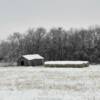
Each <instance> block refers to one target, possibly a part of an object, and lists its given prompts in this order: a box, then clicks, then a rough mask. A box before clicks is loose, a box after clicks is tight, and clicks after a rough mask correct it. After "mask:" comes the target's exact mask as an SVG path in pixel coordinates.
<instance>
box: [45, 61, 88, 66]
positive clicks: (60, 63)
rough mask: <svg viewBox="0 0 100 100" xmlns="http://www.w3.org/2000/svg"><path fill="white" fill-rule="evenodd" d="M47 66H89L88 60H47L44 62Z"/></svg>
mask: <svg viewBox="0 0 100 100" xmlns="http://www.w3.org/2000/svg"><path fill="white" fill-rule="evenodd" d="M44 66H46V67H74V68H75V67H76V68H77V67H80V68H81V67H88V66H89V62H88V61H47V62H45V63H44Z"/></svg>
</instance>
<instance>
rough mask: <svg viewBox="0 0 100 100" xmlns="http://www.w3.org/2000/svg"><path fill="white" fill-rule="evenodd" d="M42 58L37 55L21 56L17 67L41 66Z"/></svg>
mask: <svg viewBox="0 0 100 100" xmlns="http://www.w3.org/2000/svg"><path fill="white" fill-rule="evenodd" d="M43 63H44V57H42V56H40V55H39V54H30V55H22V56H21V57H20V58H19V59H18V61H17V65H18V66H38V65H43Z"/></svg>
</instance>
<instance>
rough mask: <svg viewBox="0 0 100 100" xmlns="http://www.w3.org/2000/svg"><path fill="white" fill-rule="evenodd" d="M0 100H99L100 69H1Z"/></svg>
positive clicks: (94, 66) (96, 67)
mask: <svg viewBox="0 0 100 100" xmlns="http://www.w3.org/2000/svg"><path fill="white" fill-rule="evenodd" d="M0 100H100V65H91V66H89V67H85V68H44V67H6V68H5V67H0Z"/></svg>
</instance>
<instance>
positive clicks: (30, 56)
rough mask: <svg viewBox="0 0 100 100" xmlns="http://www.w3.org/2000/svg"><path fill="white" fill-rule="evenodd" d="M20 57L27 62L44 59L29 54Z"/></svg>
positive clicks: (37, 55)
mask: <svg viewBox="0 0 100 100" xmlns="http://www.w3.org/2000/svg"><path fill="white" fill-rule="evenodd" d="M22 57H24V58H25V59H27V60H34V59H44V58H43V57H42V56H40V55H39V54H29V55H23V56H22Z"/></svg>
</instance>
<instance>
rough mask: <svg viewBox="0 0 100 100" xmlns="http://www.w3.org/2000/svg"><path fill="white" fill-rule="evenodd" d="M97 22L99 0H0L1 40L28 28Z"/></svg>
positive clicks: (67, 26) (99, 7)
mask: <svg viewBox="0 0 100 100" xmlns="http://www.w3.org/2000/svg"><path fill="white" fill-rule="evenodd" d="M95 24H98V25H100V0H0V39H5V38H6V37H7V36H8V35H9V34H12V33H13V32H22V33H23V32H25V31H26V30H27V29H28V28H32V27H35V28H36V27H41V26H42V27H44V28H47V29H50V28H52V27H59V26H60V27H63V28H64V29H69V28H71V27H73V28H80V27H83V28H85V27H88V26H90V25H95Z"/></svg>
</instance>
